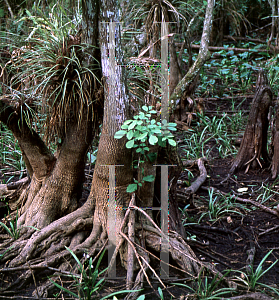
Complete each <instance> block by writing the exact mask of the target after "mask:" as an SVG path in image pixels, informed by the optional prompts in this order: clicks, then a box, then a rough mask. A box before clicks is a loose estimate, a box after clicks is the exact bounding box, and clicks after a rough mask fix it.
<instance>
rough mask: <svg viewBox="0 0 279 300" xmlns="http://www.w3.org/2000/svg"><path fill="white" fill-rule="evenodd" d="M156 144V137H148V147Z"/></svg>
mask: <svg viewBox="0 0 279 300" xmlns="http://www.w3.org/2000/svg"><path fill="white" fill-rule="evenodd" d="M157 142H158V138H157V136H155V135H151V136H150V137H149V144H150V145H155V144H156V143H157Z"/></svg>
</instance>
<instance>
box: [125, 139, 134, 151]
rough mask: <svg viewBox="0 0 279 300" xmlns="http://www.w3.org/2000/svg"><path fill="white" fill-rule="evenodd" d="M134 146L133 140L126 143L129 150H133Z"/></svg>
mask: <svg viewBox="0 0 279 300" xmlns="http://www.w3.org/2000/svg"><path fill="white" fill-rule="evenodd" d="M133 146H134V140H130V141H129V142H127V143H126V148H128V149H130V148H133Z"/></svg>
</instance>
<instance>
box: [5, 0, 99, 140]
mask: <svg viewBox="0 0 279 300" xmlns="http://www.w3.org/2000/svg"><path fill="white" fill-rule="evenodd" d="M26 14H27V16H25V17H23V18H21V19H20V20H18V21H17V22H24V23H25V24H26V25H27V26H28V28H29V32H28V34H27V36H25V38H24V40H22V39H21V42H20V43H18V41H17V39H16V35H15V36H14V50H13V52H12V55H11V59H10V61H9V62H8V64H7V67H9V68H10V70H11V72H12V74H13V76H12V78H11V90H10V91H11V93H10V95H11V94H12V95H13V97H12V98H15V95H18V94H20V97H21V100H20V101H17V100H16V99H15V101H17V103H16V104H15V105H17V106H19V107H24V109H22V111H23V112H24V115H23V117H25V119H26V120H27V122H26V123H27V124H29V125H31V124H32V121H33V119H34V118H33V117H34V113H33V112H34V111H36V113H37V115H40V114H41V115H40V117H41V119H42V120H43V124H44V127H45V134H46V136H47V137H51V136H57V137H59V138H63V134H64V133H65V129H66V124H67V120H69V119H71V120H73V119H75V120H78V122H79V123H80V122H81V120H82V119H83V118H84V117H86V118H87V119H89V118H90V119H92V118H93V117H94V116H93V114H94V109H93V108H92V106H93V100H92V99H93V98H94V93H95V92H94V91H95V89H96V87H97V86H98V83H97V82H98V78H100V76H99V73H100V71H99V70H100V67H99V63H98V61H97V59H96V57H94V54H96V53H97V51H96V49H95V48H94V49H93V48H92V47H90V46H89V45H85V44H83V43H82V41H81V30H80V28H81V27H80V22H81V13H80V12H77V13H76V14H74V16H72V18H70V17H69V16H68V15H67V12H66V11H65V9H64V8H63V7H62V5H59V4H55V5H54V6H53V7H52V8H51V9H50V12H49V13H48V14H44V13H43V12H42V11H40V10H39V9H37V11H36V14H32V13H31V12H29V11H26ZM26 30H27V29H26ZM89 53H90V56H91V62H90V64H91V65H88V64H85V63H84V58H85V57H86V56H87V57H88V56H89ZM92 54H93V55H92ZM9 97H10V98H11V96H9ZM28 103H29V105H27V104H28ZM30 108H32V109H33V110H31V109H30ZM26 111H29V113H26ZM31 111H32V114H31V113H30V112H31ZM44 116H47V117H44Z"/></svg>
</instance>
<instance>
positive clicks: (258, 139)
mask: <svg viewBox="0 0 279 300" xmlns="http://www.w3.org/2000/svg"><path fill="white" fill-rule="evenodd" d="M271 102H272V91H271V88H270V86H269V85H268V81H267V77H266V75H265V74H264V70H260V71H259V75H258V79H257V87H256V93H255V96H254V99H253V102H252V106H251V111H250V114H249V119H248V123H247V126H246V129H245V133H244V136H243V139H242V142H241V145H240V148H239V151H238V153H237V156H236V158H235V159H234V161H233V163H232V166H231V169H230V171H229V174H228V176H227V178H226V179H225V180H224V181H223V182H225V181H227V180H228V178H230V176H231V175H232V174H233V173H234V172H235V171H236V170H237V169H241V168H243V167H245V173H247V172H248V171H249V169H250V167H251V168H256V167H260V168H262V167H263V165H262V163H263V162H264V163H269V157H268V153H267V131H268V125H269V121H268V113H269V107H270V105H271Z"/></svg>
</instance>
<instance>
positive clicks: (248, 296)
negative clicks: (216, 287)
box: [221, 292, 274, 300]
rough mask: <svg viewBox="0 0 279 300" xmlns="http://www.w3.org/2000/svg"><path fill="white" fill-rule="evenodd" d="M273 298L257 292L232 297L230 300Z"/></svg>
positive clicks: (224, 299)
mask: <svg viewBox="0 0 279 300" xmlns="http://www.w3.org/2000/svg"><path fill="white" fill-rule="evenodd" d="M227 299H228V298H222V299H221V300H227ZM272 299H274V298H273V297H269V296H267V295H265V294H262V293H259V292H255V293H249V294H245V295H241V296H235V297H230V300H272Z"/></svg>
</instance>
